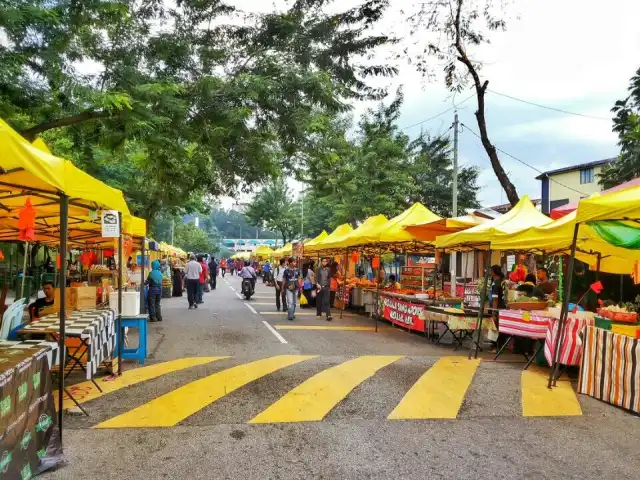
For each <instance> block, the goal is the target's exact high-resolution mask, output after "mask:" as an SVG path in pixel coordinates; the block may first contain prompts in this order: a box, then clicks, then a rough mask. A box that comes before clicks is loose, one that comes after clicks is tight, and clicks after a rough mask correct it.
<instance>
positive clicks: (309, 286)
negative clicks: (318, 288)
mask: <svg viewBox="0 0 640 480" xmlns="http://www.w3.org/2000/svg"><path fill="white" fill-rule="evenodd" d="M312 288H313V285H312V284H311V282H310V281H309V280H305V281H304V283H303V284H302V289H303V290H311V289H312Z"/></svg>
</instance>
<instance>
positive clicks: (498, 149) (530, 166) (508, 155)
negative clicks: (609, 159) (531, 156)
mask: <svg viewBox="0 0 640 480" xmlns="http://www.w3.org/2000/svg"><path fill="white" fill-rule="evenodd" d="M462 126H463V127H465V128H466V129H467V130H469V131H470V132H471V133H473V134H474V135H475V136H476V137H478V138H479V139H480V141H482V137H480V135H478V134H477V133H476V132H474V131H473V129H471V128H469V127H468V126H467V125H465V124H464V123H463V124H462ZM495 149H496V150H497V151H499V152H500V153H502V154H504V155H506V156H507V157H511V158H513V159H514V160H515V161H517V162H520V163H521V164H523V165H525V166H527V167H529V168H531V169H532V170H535V171H536V172H538V173H539V174H541V175H542V174H544V172H543V171H542V170H540V169H539V168H536V167H534V166H533V165H530V164H528V163H527V162H525V161H524V160H520V159H519V158H518V157H516V156H514V155H511V154H510V153H509V152H505V151H504V150H502V149H500V148H498V147H495ZM547 178H548V179H549V180H551V181H552V182H555V183H557V184H558V185H561V186H563V187H564V188H567V189H569V190H572V191H574V192H576V193H578V194H580V195H583V196H586V195H587V194H586V193H584V192H580V191H579V190H576V189H575V188H572V187H569V186H568V185H565V184H564V183H562V182H559V181H558V180H556V179H554V178H551V177H549V176H547Z"/></svg>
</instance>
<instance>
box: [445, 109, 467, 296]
mask: <svg viewBox="0 0 640 480" xmlns="http://www.w3.org/2000/svg"><path fill="white" fill-rule="evenodd" d="M451 183H452V190H453V191H452V192H451V194H452V201H451V204H452V208H451V217H452V218H455V217H457V216H458V112H456V114H455V116H454V117H453V182H451ZM450 258H451V265H449V271H450V272H451V295H452V296H454V297H455V296H457V295H456V290H457V285H456V276H457V273H458V272H456V265H457V263H458V254H457V253H456V252H453V253H451V257H450ZM463 275H464V276H466V275H467V272H464V273H463ZM463 297H464V295H463Z"/></svg>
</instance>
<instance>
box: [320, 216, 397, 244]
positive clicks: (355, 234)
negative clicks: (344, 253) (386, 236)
mask: <svg viewBox="0 0 640 480" xmlns="http://www.w3.org/2000/svg"><path fill="white" fill-rule="evenodd" d="M387 222H388V219H387V217H385V216H384V215H375V216H373V217H369V218H367V219H366V220H365V221H364V222H363V223H362V225H360V226H359V227H358V228H356V229H355V230H352V231H350V232H347V233H345V234H344V235H341V236H338V237H335V238H334V239H333V240H332V241H326V240H325V241H324V242H323V246H324V247H323V248H324V249H325V250H346V249H347V248H350V247H353V246H355V245H360V244H361V242H362V238H366V237H367V235H369V234H370V233H371V232H373V231H375V230H377V229H378V228H379V227H380V225H383V224H385V223H387Z"/></svg>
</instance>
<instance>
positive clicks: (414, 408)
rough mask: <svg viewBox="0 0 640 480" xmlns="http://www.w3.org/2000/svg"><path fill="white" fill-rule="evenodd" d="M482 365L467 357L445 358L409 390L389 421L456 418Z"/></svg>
mask: <svg viewBox="0 0 640 480" xmlns="http://www.w3.org/2000/svg"><path fill="white" fill-rule="evenodd" d="M479 364H480V360H468V359H467V358H466V357H447V358H441V359H440V360H438V361H437V362H436V363H435V365H433V367H431V368H430V369H429V370H427V371H426V372H425V373H424V375H422V377H420V378H419V379H418V381H417V382H416V383H415V384H414V385H413V386H412V387H411V388H410V389H409V391H408V392H407V393H406V394H405V396H404V397H403V398H402V400H400V403H399V404H398V406H397V407H396V408H395V409H394V410H393V412H391V414H390V415H389V417H388V418H389V419H390V420H401V419H421V418H456V417H457V415H458V411H459V410H460V407H461V406H462V401H463V400H464V396H465V394H466V393H467V389H468V388H469V385H471V380H472V379H473V375H474V374H475V373H476V370H477V368H478V365H479Z"/></svg>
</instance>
